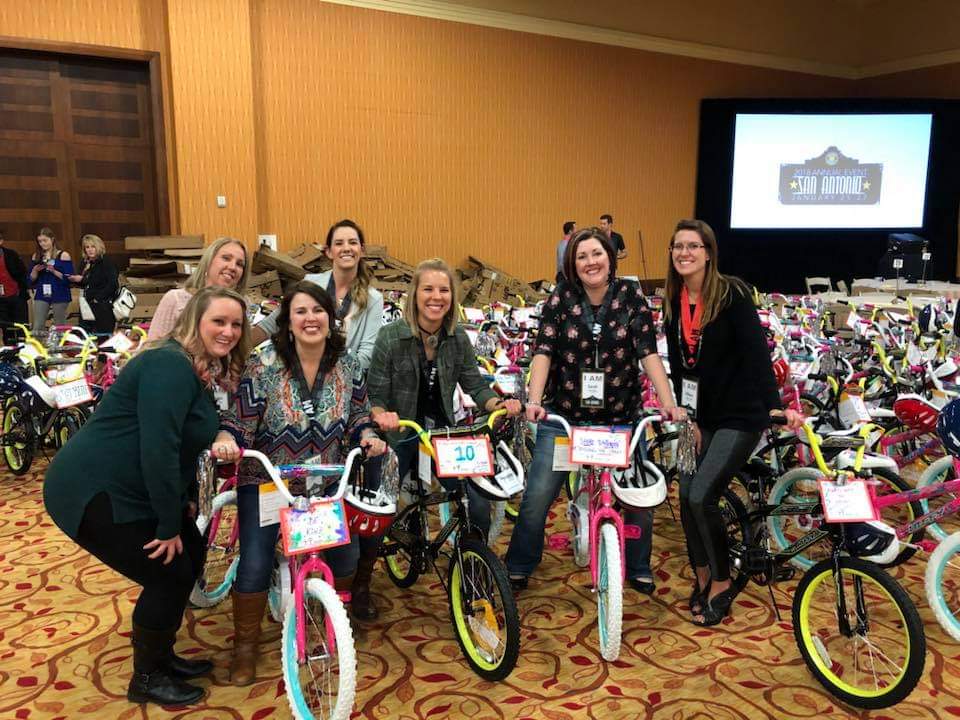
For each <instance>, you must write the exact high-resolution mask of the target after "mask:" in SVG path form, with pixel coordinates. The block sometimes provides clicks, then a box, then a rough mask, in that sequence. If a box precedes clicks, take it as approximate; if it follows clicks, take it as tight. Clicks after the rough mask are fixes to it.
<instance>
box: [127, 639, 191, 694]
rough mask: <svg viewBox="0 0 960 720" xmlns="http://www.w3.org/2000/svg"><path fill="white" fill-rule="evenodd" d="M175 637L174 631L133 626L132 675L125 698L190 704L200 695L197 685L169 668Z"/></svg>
mask: <svg viewBox="0 0 960 720" xmlns="http://www.w3.org/2000/svg"><path fill="white" fill-rule="evenodd" d="M175 637H176V632H175V631H171V630H148V629H146V628H142V627H139V626H137V625H134V626H133V635H132V636H131V642H132V644H133V677H132V678H130V686H129V687H128V688H127V700H129V701H130V702H133V703H145V702H152V703H156V704H157V705H192V704H193V703H195V702H196V701H197V700H199V699H200V698H202V697H203V690H202V689H201V688H198V687H194V686H193V685H189V684H187V683H185V682H183V681H182V680H180V679H179V678H177V677H175V676H174V674H173V671H172V670H171V668H170V664H171V663H170V657H171V656H172V655H173V641H174V639H175Z"/></svg>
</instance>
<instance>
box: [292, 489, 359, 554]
mask: <svg viewBox="0 0 960 720" xmlns="http://www.w3.org/2000/svg"><path fill="white" fill-rule="evenodd" d="M280 534H281V535H282V536H283V551H284V552H285V553H286V554H287V555H299V554H301V553H309V552H316V551H317V550H323V549H325V548H331V547H337V546H338V545H346V544H347V543H349V542H350V528H349V527H348V526H347V523H346V513H345V512H344V508H343V500H325V501H315V502H313V503H311V504H310V509H309V510H304V511H300V510H294V509H293V508H291V507H287V508H283V509H282V510H281V511H280Z"/></svg>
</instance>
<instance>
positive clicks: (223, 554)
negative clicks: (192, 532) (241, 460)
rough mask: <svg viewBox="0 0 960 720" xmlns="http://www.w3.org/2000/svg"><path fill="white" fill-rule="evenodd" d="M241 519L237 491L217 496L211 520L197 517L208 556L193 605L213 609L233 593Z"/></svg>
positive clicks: (192, 598) (195, 585) (193, 593)
mask: <svg viewBox="0 0 960 720" xmlns="http://www.w3.org/2000/svg"><path fill="white" fill-rule="evenodd" d="M214 520H216V526H217V536H216V537H213V538H210V537H207V534H208V530H209V529H210V527H211V525H212V524H213V521H214ZM237 520H238V518H237V491H236V490H228V491H227V492H222V493H220V494H219V495H217V496H216V497H215V498H214V499H213V505H212V509H211V512H210V516H209V517H203V516H199V517H197V529H198V530H199V531H200V534H201V535H202V536H203V537H204V538H206V541H207V557H206V560H205V561H204V564H203V572H202V573H201V575H200V577H199V578H197V582H196V583H195V584H194V586H193V590H191V591H190V602H191V603H193V605H195V606H196V607H203V608H206V607H213V606H214V605H217V604H218V603H220V602H221V601H222V600H223V599H224V598H226V597H227V595H229V594H230V589H231V588H232V587H233V581H234V579H235V578H236V576H237V565H238V564H239V563H240V547H239V538H238V539H237V541H236V542H234V535H235V531H234V528H235V526H236V523H237Z"/></svg>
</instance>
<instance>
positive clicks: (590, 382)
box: [580, 370, 605, 409]
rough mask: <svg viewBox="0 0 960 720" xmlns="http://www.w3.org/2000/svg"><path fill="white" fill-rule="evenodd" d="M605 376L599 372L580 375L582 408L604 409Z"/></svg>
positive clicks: (588, 371) (591, 371) (586, 372)
mask: <svg viewBox="0 0 960 720" xmlns="http://www.w3.org/2000/svg"><path fill="white" fill-rule="evenodd" d="M604 385H605V380H604V374H603V373H602V372H600V371H597V370H584V371H582V372H581V373H580V407H582V408H591V409H596V408H602V407H603V403H604V400H603V398H604Z"/></svg>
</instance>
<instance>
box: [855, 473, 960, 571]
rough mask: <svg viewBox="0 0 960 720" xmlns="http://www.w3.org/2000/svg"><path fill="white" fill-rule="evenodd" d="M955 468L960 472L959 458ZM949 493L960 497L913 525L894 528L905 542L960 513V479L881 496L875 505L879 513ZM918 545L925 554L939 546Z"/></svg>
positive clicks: (875, 501)
mask: <svg viewBox="0 0 960 720" xmlns="http://www.w3.org/2000/svg"><path fill="white" fill-rule="evenodd" d="M953 468H954V471H955V472H960V460H958V459H957V458H954V459H953ZM947 493H958V495H957V497H955V498H954V499H953V500H951V501H950V502H949V503H947V504H946V505H943V506H942V507H939V508H937V509H936V510H931V511H930V512H928V513H925V514H923V515H921V516H920V517H918V518H917V519H916V520H914V521H913V522H911V523H907V524H904V525H901V526H899V527H896V528H894V530H895V531H896V533H897V539H898V540H903V539H904V538H908V537H910V536H911V535H913V534H914V533H916V532H919V531H920V530H922V529H924V528H925V527H927V526H928V525H933V524H934V523H935V522H939V521H940V520H943V519H944V518H946V517H949V516H951V515H955V514H957V513H958V512H960V478H958V479H956V480H948V481H946V482H943V483H939V484H937V485H928V486H926V487H921V488H914V489H913V490H906V491H904V492H899V493H894V494H892V495H881V496H880V497H875V498H874V499H873V505H874V507H875V508H876V509H877V511H878V512H879V511H880V510H882V509H883V508H885V507H890V506H891V505H903V504H906V503H909V502H912V501H914V500H929V499H930V498H936V497H940V496H941V495H946V494H947ZM917 544H918V545H920V547H921V549H922V550H923V551H924V552H932V551H933V550H934V548H936V546H937V542H936V541H935V540H928V539H924V540H921V541H920V542H919V543H917Z"/></svg>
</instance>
